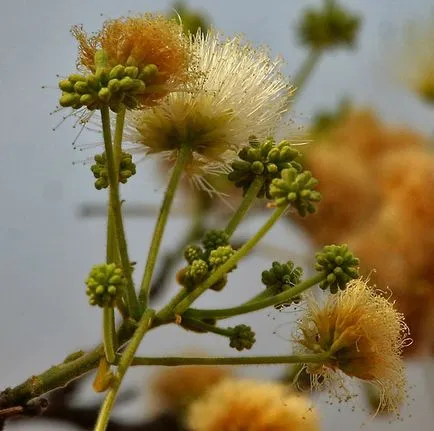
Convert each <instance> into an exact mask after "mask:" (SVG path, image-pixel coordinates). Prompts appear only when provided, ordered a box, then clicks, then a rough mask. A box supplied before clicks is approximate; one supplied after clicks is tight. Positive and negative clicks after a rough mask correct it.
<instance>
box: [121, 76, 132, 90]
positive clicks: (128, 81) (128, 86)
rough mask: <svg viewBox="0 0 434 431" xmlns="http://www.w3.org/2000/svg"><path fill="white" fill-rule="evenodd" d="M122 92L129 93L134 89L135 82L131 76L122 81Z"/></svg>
mask: <svg viewBox="0 0 434 431" xmlns="http://www.w3.org/2000/svg"><path fill="white" fill-rule="evenodd" d="M120 85H121V90H122V91H128V90H131V89H132V88H133V87H134V80H133V79H132V78H130V77H129V76H125V77H124V78H122V79H121V80H120Z"/></svg>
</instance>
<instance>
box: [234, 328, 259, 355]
mask: <svg viewBox="0 0 434 431" xmlns="http://www.w3.org/2000/svg"><path fill="white" fill-rule="evenodd" d="M228 329H229V330H231V331H233V332H232V335H231V336H230V342H229V346H231V347H233V348H234V349H237V350H238V351H241V350H244V349H248V350H250V349H251V348H252V347H253V345H254V344H255V341H256V339H255V333H254V332H253V331H252V328H251V327H250V326H247V325H237V326H235V327H234V328H228Z"/></svg>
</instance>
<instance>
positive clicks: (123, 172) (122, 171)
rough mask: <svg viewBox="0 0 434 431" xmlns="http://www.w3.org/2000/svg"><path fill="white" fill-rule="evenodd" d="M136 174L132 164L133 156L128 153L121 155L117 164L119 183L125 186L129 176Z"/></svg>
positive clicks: (134, 165) (134, 166)
mask: <svg viewBox="0 0 434 431" xmlns="http://www.w3.org/2000/svg"><path fill="white" fill-rule="evenodd" d="M135 173H136V164H135V163H134V162H133V156H132V155H131V154H129V153H126V152H124V151H123V152H122V153H121V161H120V163H119V182H121V183H122V184H125V183H126V182H127V180H128V178H130V177H131V176H133V175H134V174H135Z"/></svg>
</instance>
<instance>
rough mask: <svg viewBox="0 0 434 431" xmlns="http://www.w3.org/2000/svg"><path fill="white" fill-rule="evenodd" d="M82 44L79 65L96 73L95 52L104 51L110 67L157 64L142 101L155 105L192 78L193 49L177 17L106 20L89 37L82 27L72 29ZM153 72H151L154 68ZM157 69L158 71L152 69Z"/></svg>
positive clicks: (80, 44)
mask: <svg viewBox="0 0 434 431" xmlns="http://www.w3.org/2000/svg"><path fill="white" fill-rule="evenodd" d="M72 34H73V36H74V37H75V38H76V39H77V41H78V44H79V54H78V59H77V67H78V69H79V70H83V71H90V72H92V73H94V72H95V71H96V69H97V65H96V64H95V54H96V53H97V52H98V51H100V50H103V51H104V52H105V54H106V55H107V60H108V66H109V67H111V68H113V67H115V66H119V65H121V66H136V67H137V68H138V69H139V70H144V68H146V67H147V66H148V67H149V65H152V67H155V66H156V73H153V76H152V82H151V84H152V86H151V87H150V88H149V89H148V90H147V91H146V93H145V94H143V95H142V96H141V102H142V104H145V105H146V104H148V105H149V104H153V103H154V102H155V100H156V99H160V98H162V97H164V96H165V95H166V94H167V90H169V89H175V88H178V87H179V86H180V85H184V84H185V82H186V81H187V80H188V79H190V77H191V74H190V73H189V71H188V66H189V65H190V63H191V52H190V49H189V45H188V39H187V38H186V37H185V36H184V34H183V32H182V26H181V25H180V24H178V23H177V22H176V21H175V20H170V19H167V18H166V17H164V16H160V15H154V14H150V13H147V14H142V15H137V16H131V17H125V18H118V19H113V20H107V21H105V23H104V25H103V28H102V30H101V31H99V32H98V33H96V34H95V35H93V36H88V35H87V34H86V33H85V32H84V31H83V29H82V27H81V26H75V27H73V28H72ZM150 72H151V71H150ZM152 72H154V71H152Z"/></svg>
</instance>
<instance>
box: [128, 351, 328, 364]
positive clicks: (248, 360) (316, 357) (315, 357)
mask: <svg viewBox="0 0 434 431" xmlns="http://www.w3.org/2000/svg"><path fill="white" fill-rule="evenodd" d="M330 357H331V356H330V354H329V353H317V354H316V353H315V354H311V355H289V356H288V355H286V356H285V355H282V356H235V357H231V356H228V357H224V356H219V357H208V358H201V357H183V356H175V357H164V358H146V357H135V358H134V359H133V362H132V365H133V366H138V365H159V366H170V367H177V366H185V365H266V364H275V365H276V364H324V363H327V361H328V360H329V359H330Z"/></svg>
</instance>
